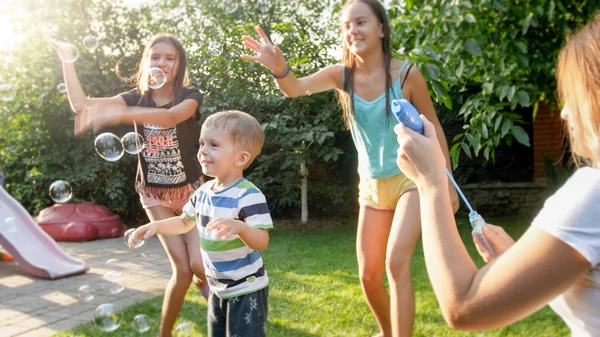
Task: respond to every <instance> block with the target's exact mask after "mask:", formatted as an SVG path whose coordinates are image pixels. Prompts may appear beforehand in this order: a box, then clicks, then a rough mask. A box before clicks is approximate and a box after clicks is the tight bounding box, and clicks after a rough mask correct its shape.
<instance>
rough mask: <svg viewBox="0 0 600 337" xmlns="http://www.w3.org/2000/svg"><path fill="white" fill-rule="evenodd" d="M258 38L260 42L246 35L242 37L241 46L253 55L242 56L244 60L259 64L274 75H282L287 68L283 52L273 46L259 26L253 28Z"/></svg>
mask: <svg viewBox="0 0 600 337" xmlns="http://www.w3.org/2000/svg"><path fill="white" fill-rule="evenodd" d="M254 29H255V30H256V32H257V33H258V35H259V36H260V42H259V41H256V40H255V39H253V38H252V37H250V36H248V35H244V37H243V39H244V42H242V44H243V45H244V46H245V47H246V48H249V49H252V50H253V51H254V55H248V54H242V55H241V56H242V58H243V59H245V60H252V61H257V62H259V63H261V64H262V65H263V66H265V67H267V68H268V69H269V70H270V71H271V72H272V73H274V74H283V73H284V72H285V69H286V67H287V64H286V62H285V57H284V56H283V52H282V51H281V49H279V47H277V46H275V45H273V43H271V40H270V39H269V37H268V36H267V34H266V33H265V32H264V31H263V29H262V28H260V26H256V27H254Z"/></svg>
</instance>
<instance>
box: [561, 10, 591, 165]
mask: <svg viewBox="0 0 600 337" xmlns="http://www.w3.org/2000/svg"><path fill="white" fill-rule="evenodd" d="M556 78H557V80H558V95H559V98H560V100H561V101H562V102H563V103H565V104H566V106H567V107H568V111H569V114H568V118H567V123H566V127H567V132H568V134H569V138H570V141H571V148H572V149H571V150H572V152H573V154H574V159H575V162H576V163H577V164H580V163H582V162H583V163H584V164H587V165H592V166H598V165H599V163H600V13H599V14H596V16H595V18H594V19H593V20H592V21H591V22H589V23H588V24H587V25H585V26H584V27H583V28H581V29H580V30H579V31H578V32H576V33H574V34H572V35H571V36H569V37H568V38H567V44H566V45H565V46H564V47H563V48H562V50H561V51H560V54H559V57H558V63H557V66H556ZM575 155H576V156H575Z"/></svg>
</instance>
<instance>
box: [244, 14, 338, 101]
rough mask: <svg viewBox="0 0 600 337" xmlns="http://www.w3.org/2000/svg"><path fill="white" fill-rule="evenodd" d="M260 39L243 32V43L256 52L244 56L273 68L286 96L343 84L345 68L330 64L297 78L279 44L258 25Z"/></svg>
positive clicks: (308, 93) (305, 93)
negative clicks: (272, 41)
mask: <svg viewBox="0 0 600 337" xmlns="http://www.w3.org/2000/svg"><path fill="white" fill-rule="evenodd" d="M255 29H256V32H257V33H258V35H259V36H260V41H257V40H255V39H253V38H252V37H250V36H248V35H244V41H243V44H244V46H245V47H247V48H249V49H251V50H252V51H254V55H247V54H244V55H242V58H243V59H246V60H252V61H256V62H259V63H260V64H262V65H263V66H265V67H266V68H267V69H269V70H270V71H271V73H272V74H273V76H274V77H275V78H276V79H277V84H278V85H279V88H280V89H281V91H282V92H283V94H284V95H285V96H286V97H298V96H304V95H310V94H315V93H319V92H323V91H327V90H331V89H341V87H342V67H341V66H339V65H331V66H328V67H325V68H323V69H321V70H319V71H317V72H316V73H314V74H312V75H309V76H306V77H302V78H296V77H295V76H294V74H292V73H291V72H290V69H289V66H288V64H287V62H286V60H285V57H284V56H283V52H282V51H281V49H279V47H277V46H275V45H273V43H271V40H270V39H269V37H268V36H267V34H266V33H265V32H264V31H263V29H262V28H261V27H259V26H256V27H255Z"/></svg>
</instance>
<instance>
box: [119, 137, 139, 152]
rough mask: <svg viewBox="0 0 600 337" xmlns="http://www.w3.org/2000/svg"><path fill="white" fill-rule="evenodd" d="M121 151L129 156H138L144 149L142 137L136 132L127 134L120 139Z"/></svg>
mask: <svg viewBox="0 0 600 337" xmlns="http://www.w3.org/2000/svg"><path fill="white" fill-rule="evenodd" d="M121 144H123V149H124V150H125V152H127V153H129V154H138V153H140V152H142V150H143V149H144V137H142V136H141V135H140V134H139V133H136V132H128V133H126V134H125V136H123V138H121Z"/></svg>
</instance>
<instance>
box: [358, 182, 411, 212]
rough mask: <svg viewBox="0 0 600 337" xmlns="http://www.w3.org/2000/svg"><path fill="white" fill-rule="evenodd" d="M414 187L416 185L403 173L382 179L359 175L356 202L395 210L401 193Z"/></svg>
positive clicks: (383, 209) (362, 205) (381, 208)
mask: <svg viewBox="0 0 600 337" xmlns="http://www.w3.org/2000/svg"><path fill="white" fill-rule="evenodd" d="M416 189H417V185H415V183H414V182H413V181H412V180H410V179H408V178H407V177H406V176H405V175H404V174H403V173H400V174H398V175H395V176H392V177H389V178H383V179H372V178H365V177H360V183H359V184H358V204H359V205H360V206H361V207H368V208H373V209H376V210H381V211H395V210H396V205H397V204H398V200H400V197H401V196H402V194H404V193H405V192H407V191H411V190H416Z"/></svg>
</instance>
